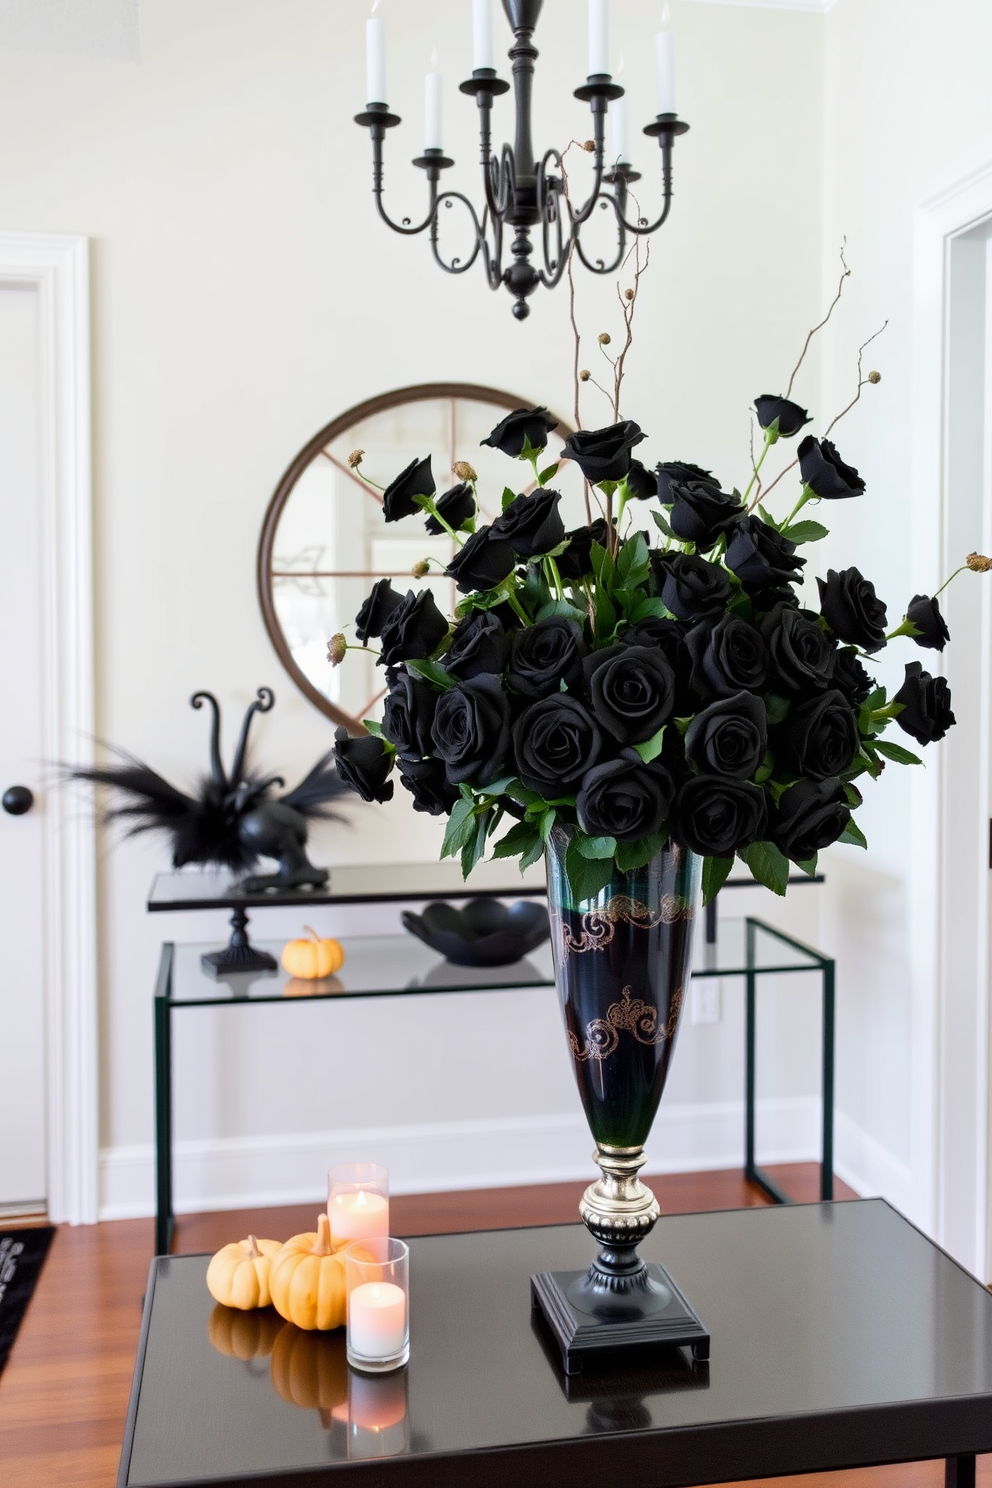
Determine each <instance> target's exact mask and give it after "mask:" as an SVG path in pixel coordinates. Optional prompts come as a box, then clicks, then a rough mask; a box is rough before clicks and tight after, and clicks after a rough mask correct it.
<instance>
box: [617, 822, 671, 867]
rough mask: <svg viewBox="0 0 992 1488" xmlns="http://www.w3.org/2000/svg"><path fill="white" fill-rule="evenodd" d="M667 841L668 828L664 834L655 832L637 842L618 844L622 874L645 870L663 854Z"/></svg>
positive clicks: (618, 860)
mask: <svg viewBox="0 0 992 1488" xmlns="http://www.w3.org/2000/svg"><path fill="white" fill-rule="evenodd" d="M667 841H668V828H667V827H666V828H665V830H664V831H663V832H653V833H652V834H651V836H650V837H639V838H638V839H637V841H636V842H618V843H617V867H618V868H619V869H620V872H621V873H629V872H630V871H631V869H632V868H643V867H644V865H645V864H646V863H650V861H651V859H652V858H653V857H655V856H656V854H658V853H660V852H661V849H662V848H663V847H664V845H665V843H666V842H667Z"/></svg>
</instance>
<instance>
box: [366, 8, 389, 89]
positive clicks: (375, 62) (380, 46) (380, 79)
mask: <svg viewBox="0 0 992 1488" xmlns="http://www.w3.org/2000/svg"><path fill="white" fill-rule="evenodd" d="M365 98H366V102H368V103H386V102H387V99H386V27H385V25H384V24H383V22H382V20H381V18H380V17H379V16H369V18H368V20H367V21H366V22H365Z"/></svg>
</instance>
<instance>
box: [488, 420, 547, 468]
mask: <svg viewBox="0 0 992 1488" xmlns="http://www.w3.org/2000/svg"><path fill="white" fill-rule="evenodd" d="M557 427H558V420H557V419H553V418H551V417H550V416H549V414H548V410H547V409H546V408H518V409H516V411H515V412H513V413H508V414H507V415H506V418H504V419H500V421H499V423H498V424H497V425H496V427H495V429H494V430H493V431H492V433H491V434H490V435H488V437H487V438H485V439H480V441H479V443H480V444H488V445H489V447H490V449H498V450H500V451H501V452H502V453H503V454H504V455H510V456H511V458H513V459H516V457H517V456H518V455H522V454H523V452H524V449H525V447H526V446H527V445H530V447H531V449H532V450H535V451H537V450H542V449H544V446H545V445H546V444H547V442H548V435H549V434H550V433H551V430H552V429H557Z"/></svg>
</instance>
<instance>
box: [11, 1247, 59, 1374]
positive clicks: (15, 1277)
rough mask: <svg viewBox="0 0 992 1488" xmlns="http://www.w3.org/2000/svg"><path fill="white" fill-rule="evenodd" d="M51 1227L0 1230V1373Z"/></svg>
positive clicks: (27, 1298) (36, 1274)
mask: <svg viewBox="0 0 992 1488" xmlns="http://www.w3.org/2000/svg"><path fill="white" fill-rule="evenodd" d="M54 1234H55V1230H54V1229H53V1228H52V1226H51V1225H39V1226H38V1227H37V1229H30V1230H2V1229H0V1374H2V1373H3V1366H4V1365H5V1364H6V1362H7V1356H8V1354H9V1353H10V1351H11V1349H12V1348H13V1346H14V1339H15V1338H16V1337H17V1330H18V1328H19V1327H20V1326H21V1319H22V1318H23V1317H24V1314H25V1312H26V1311H27V1305H28V1303H29V1302H30V1301H31V1294H32V1292H33V1291H34V1289H35V1286H36V1285H37V1282H38V1277H39V1276H40V1275H41V1268H42V1266H43V1265H44V1264H45V1257H46V1255H47V1254H48V1247H49V1246H50V1245H51V1243H52V1236H53V1235H54Z"/></svg>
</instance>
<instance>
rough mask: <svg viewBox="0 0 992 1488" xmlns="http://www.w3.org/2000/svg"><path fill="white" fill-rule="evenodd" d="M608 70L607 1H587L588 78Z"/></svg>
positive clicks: (608, 12) (608, 30)
mask: <svg viewBox="0 0 992 1488" xmlns="http://www.w3.org/2000/svg"><path fill="white" fill-rule="evenodd" d="M609 70H610V8H609V0H589V76H590V77H592V76H593V75H594V74H595V73H603V72H606V73H608V72H609Z"/></svg>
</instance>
